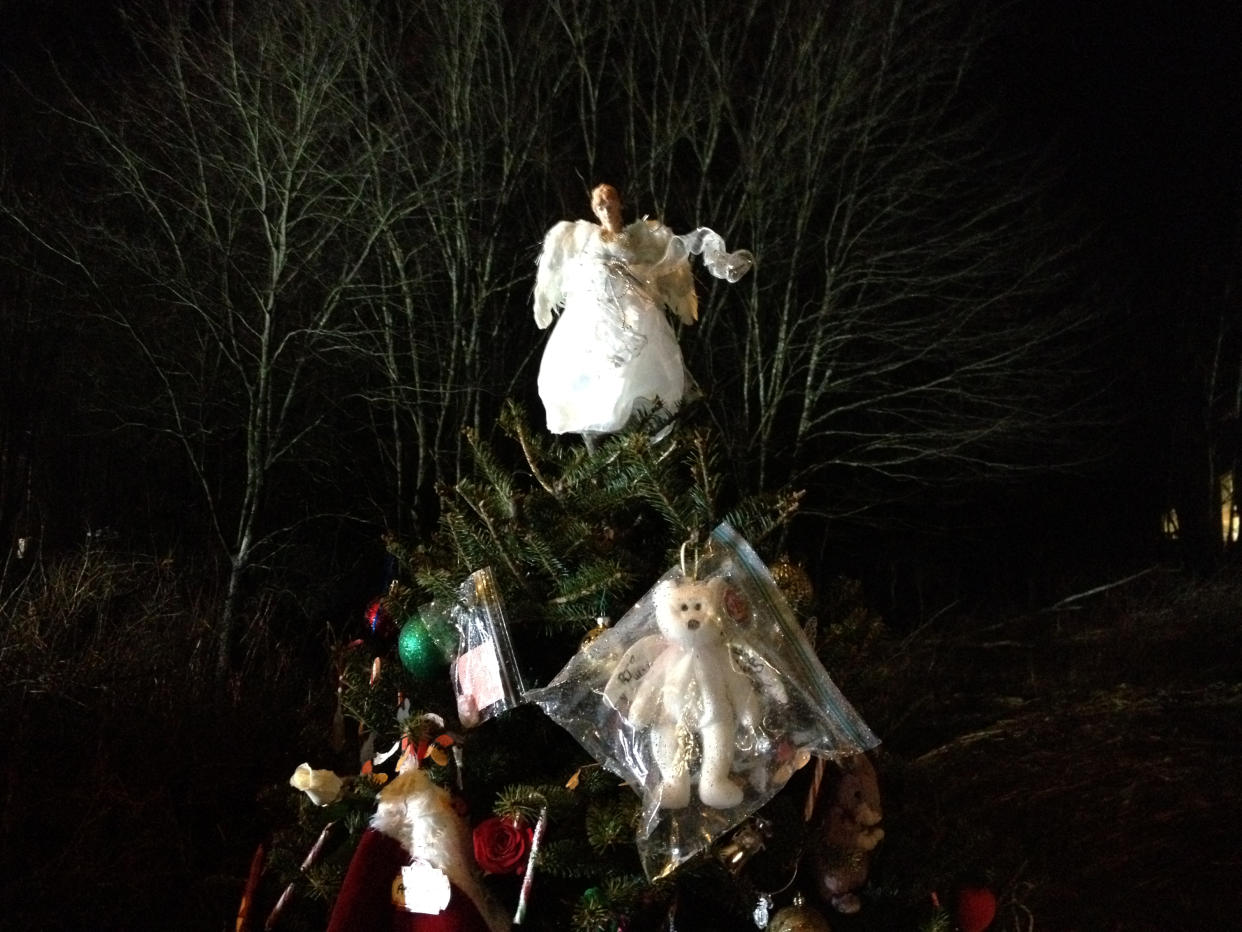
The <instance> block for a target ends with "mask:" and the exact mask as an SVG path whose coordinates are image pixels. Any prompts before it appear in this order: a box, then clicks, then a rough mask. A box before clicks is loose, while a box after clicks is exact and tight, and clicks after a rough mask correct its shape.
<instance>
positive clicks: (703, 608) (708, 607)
mask: <svg viewBox="0 0 1242 932" xmlns="http://www.w3.org/2000/svg"><path fill="white" fill-rule="evenodd" d="M720 582H721V581H720V580H719V579H713V580H709V581H707V582H696V581H693V580H688V579H682V580H669V582H668V583H666V585H665V587H664V591H663V592H661V593H660V597H659V598H658V599H657V601H656V624H657V625H659V628H660V633H661V634H663V635H664V636H665V637H666V638H668V639H669V640H670V641H673V642H674V643H676V644H679V645H681V646H683V647H700V646H704V645H707V644H717V643H719V642H720V638H721V627H720V618H721V616H720V595H721V594H720V588H721V587H720V586H719V585H718V584H719V583H720Z"/></svg>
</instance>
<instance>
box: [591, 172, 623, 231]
mask: <svg viewBox="0 0 1242 932" xmlns="http://www.w3.org/2000/svg"><path fill="white" fill-rule="evenodd" d="M591 211H592V212H593V213H594V214H595V216H596V217H598V218H599V222H600V225H601V226H602V227H603V228H604V229H605V230H607V231H608V232H609V233H620V232H621V230H622V229H623V227H622V224H621V195H620V194H618V193H617V189H616V188H614V187H613V186H612V185H610V184H601V185H597V186H596V187H595V189H594V190H593V191H592V192H591Z"/></svg>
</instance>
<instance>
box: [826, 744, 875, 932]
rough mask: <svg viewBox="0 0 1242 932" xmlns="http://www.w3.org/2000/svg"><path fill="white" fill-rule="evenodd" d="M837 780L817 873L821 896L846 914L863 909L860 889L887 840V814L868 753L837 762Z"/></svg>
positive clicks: (833, 787)
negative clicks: (885, 826)
mask: <svg viewBox="0 0 1242 932" xmlns="http://www.w3.org/2000/svg"><path fill="white" fill-rule="evenodd" d="M836 768H837V774H836V776H837V779H836V781H835V783H832V784H830V785H828V786H827V787H826V790H827V792H828V793H829V794H830V798H831V803H830V805H829V806H828V808H827V809H826V810H825V812H824V814H823V817H822V820H821V821H820V823H819V826H818V834H819V843H818V845H816V847H815V848H814V849H813V851H814V853H813V855H812V861H813V864H812V869H813V871H814V874H815V882H816V885H817V886H818V888H819V893H820V895H821V896H822V897H823V898H824V899H825V900H826V901H827V902H829V903H831V904H832V906H833V908H834V909H836V911H837V912H839V913H843V914H846V915H849V914H853V913H856V912H858V911H859V910H860V909H861V908H862V901H861V900H859V898H858V894H857V892H856V891H857V890H858V889H859V888H860V887H862V885H863V884H865V883H866V882H867V873H868V871H869V870H870V867H871V854H872V852H873V851H874V850H875V848H876V846H877V845H879V843H880V842H881V841H882V840H883V839H884V828H883V826H882V824H881V823H882V821H883V819H884V809H883V805H882V804H881V802H880V783H879V780H878V779H877V777H876V773H875V767H874V766H872V764H871V759H870V758H869V757H867V755H866V754H855V755H853V756H851V757H846V758H843V759H841V760H840V761H838V762H837V763H836Z"/></svg>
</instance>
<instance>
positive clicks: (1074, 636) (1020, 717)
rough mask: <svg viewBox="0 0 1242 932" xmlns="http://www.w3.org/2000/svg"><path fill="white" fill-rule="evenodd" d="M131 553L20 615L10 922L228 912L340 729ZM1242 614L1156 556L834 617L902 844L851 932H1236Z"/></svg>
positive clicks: (9, 757) (291, 657)
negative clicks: (1052, 603)
mask: <svg viewBox="0 0 1242 932" xmlns="http://www.w3.org/2000/svg"><path fill="white" fill-rule="evenodd" d="M135 567H136V565H128V566H126V567H124V568H123V569H124V572H121V571H120V570H117V571H116V572H115V573H113V574H112V575H111V576H109V574H108V573H107V572H105V571H104V569H102V568H101V567H100V566H99V565H98V564H97V563H96V564H94V565H92V564H91V563H90V562H89V561H87V562H84V563H82V564H80V565H79V566H77V573H76V576H74V575H73V574H70V573H68V572H67V573H66V578H63V579H59V580H55V581H54V582H55V583H56V591H58V592H59V593H60V596H59V598H60V599H61V600H62V602H63V600H64V599H65V598H66V596H67V594H72V593H73V592H75V591H76V592H78V593H79V594H81V593H82V592H84V591H86V590H85V589H84V588H83V587H82V586H81V585H79V586H78V588H77V589H76V590H75V589H73V588H72V587H70V585H69V583H70V582H71V581H73V580H74V579H76V580H78V581H79V583H80V582H81V581H82V580H84V579H86V578H87V577H88V576H89V577H90V578H91V579H92V580H93V584H94V590H93V591H95V592H97V593H106V596H98V597H95V598H93V599H86V598H83V599H82V601H81V602H80V603H79V604H76V605H70V606H69V608H70V612H69V614H68V615H66V614H65V611H64V607H63V605H62V608H61V610H60V611H59V613H58V615H57V619H58V620H57V621H55V622H54V621H53V620H51V618H50V617H48V616H46V615H45V610H46V609H47V608H48V606H47V605H46V604H45V603H40V602H38V601H37V600H35V601H29V602H27V603H26V604H25V605H24V606H22V607H21V610H20V611H14V610H13V608H14V603H13V601H12V600H11V598H10V601H9V602H8V604H7V606H6V615H5V618H6V625H7V629H6V630H5V631H4V633H3V634H4V639H3V642H2V643H0V665H2V666H3V679H2V682H3V683H4V692H3V697H4V712H5V718H6V720H7V721H8V723H9V727H8V729H7V730H6V732H5V734H4V736H3V739H2V740H3V755H2V759H3V762H4V770H3V780H4V782H3V787H2V789H3V793H2V795H0V806H2V807H3V808H2V809H0V851H2V852H3V855H2V861H3V863H2V867H3V870H2V871H0V878H2V880H0V928H2V929H36V928H37V929H49V930H50V929H88V928H90V929H113V928H115V929H140V928H165V929H167V928H177V929H210V930H222V929H232V928H233V921H234V917H235V913H236V909H237V904H238V899H239V895H240V891H241V887H242V884H243V882H244V879H245V875H246V870H247V867H248V864H249V860H250V856H251V853H252V852H253V850H254V847H255V845H256V844H257V842H258V841H259V840H260V838H261V837H262V833H263V826H262V825H261V824H260V822H259V821H258V817H257V803H256V801H257V799H258V797H259V795H260V793H261V792H263V791H264V790H265V789H267V788H269V787H271V786H273V785H278V784H280V783H282V782H283V781H284V780H285V779H286V778H287V775H288V770H289V767H290V763H289V762H290V761H293V762H294V763H297V762H300V760H302V759H304V758H305V757H307V756H313V749H314V747H315V745H316V742H322V741H325V740H326V734H327V731H328V727H327V726H328V710H329V708H330V706H329V704H328V703H329V690H328V689H326V688H325V685H326V679H327V678H326V677H325V676H321V674H322V672H323V671H322V670H319V671H312V672H310V673H308V672H307V669H308V667H306V666H304V665H303V661H302V660H300V659H298V658H299V652H298V651H297V650H289V649H287V648H282V647H281V646H280V645H275V648H274V649H270V650H269V651H268V652H267V653H262V652H260V651H258V650H257V649H256V650H254V651H252V652H251V653H250V654H249V655H248V663H249V664H250V666H249V667H248V668H246V669H244V670H243V671H242V672H241V673H240V674H239V675H238V676H236V677H235V678H234V679H233V680H232V681H231V682H230V683H229V684H227V686H226V687H224V688H218V687H215V686H212V687H210V688H209V687H207V686H204V685H201V684H203V683H204V682H208V681H209V678H208V677H206V676H204V675H203V672H202V669H201V665H202V663H203V662H204V658H203V656H201V653H202V651H201V647H200V646H198V645H197V644H196V642H195V641H194V640H193V638H192V637H190V636H187V631H186V629H185V626H184V619H185V617H186V616H184V615H183V614H179V613H181V612H182V610H183V609H184V604H183V603H182V602H180V601H179V600H180V599H181V598H182V594H180V593H179V592H178V589H177V586H178V577H177V575H176V574H175V573H174V572H173V571H172V569H171V568H170V567H168V566H165V565H156V566H153V567H143V568H141V571H138V570H137V569H136V568H135ZM126 606H129V608H130V609H133V608H134V607H135V606H139V607H141V608H142V609H143V611H142V612H140V613H139V614H140V615H142V616H143V620H142V621H139V622H135V621H132V618H133V617H134V615H133V614H131V613H129V612H128V611H127V610H126ZM174 620H176V624H174V623H173V622H174ZM67 621H68V622H73V624H72V625H68V624H66V623H65V622H67ZM1240 621H1242V579H1239V578H1238V577H1237V575H1236V574H1233V575H1222V576H1219V577H1215V578H1212V579H1193V578H1189V577H1187V576H1185V575H1183V574H1181V573H1180V572H1176V571H1173V570H1164V569H1153V570H1151V571H1149V572H1146V573H1144V574H1142V575H1140V576H1139V577H1137V578H1134V579H1131V580H1129V581H1128V582H1125V583H1122V584H1119V585H1116V586H1113V587H1111V588H1108V589H1105V590H1103V591H1101V592H1098V593H1095V594H1092V595H1086V596H1084V597H1082V598H1078V599H1075V600H1072V601H1070V602H1068V603H1065V604H1063V605H1061V606H1059V607H1055V608H1050V609H1047V610H1043V611H1035V612H1030V613H1026V614H1021V615H1014V616H1011V617H1006V618H1003V619H994V618H986V617H965V616H959V617H953V618H948V617H945V618H941V619H939V620H937V621H934V622H932V623H929V624H928V625H926V626H924V627H923V628H921V629H919V630H917V631H914V632H912V633H909V634H906V635H904V636H901V637H898V636H896V635H894V634H893V633H892V632H891V631H890V630H889V629H888V628H887V627H886V626H885V625H884V624H883V623H882V622H881V621H880V620H879V619H878V618H877V617H876V616H875V615H873V614H871V613H869V612H866V611H858V610H856V611H854V612H853V613H852V614H850V615H848V616H846V617H843V618H842V619H840V623H839V624H838V625H837V626H835V627H834V628H833V629H832V635H831V636H832V637H833V638H834V640H835V643H834V645H833V647H832V651H833V653H834V654H835V655H836V656H837V657H838V664H837V670H839V671H841V672H840V674H838V673H837V672H835V671H834V676H836V677H837V679H838V681H839V682H840V683H841V685H842V688H843V689H844V690H845V691H846V693H847V695H850V696H851V698H852V699H854V701H855V702H856V704H857V705H858V707H859V708H860V710H863V711H864V714H865V715H866V717H867V718H868V720H869V722H870V724H872V726H873V728H875V730H876V731H877V733H879V734H881V735H882V736H883V737H884V739H885V744H884V745H883V748H882V750H881V752H880V754H879V755H878V758H877V762H878V764H879V770H880V779H881V782H882V787H883V791H884V798H885V808H886V820H885V821H886V826H887V838H886V840H885V842H884V843H883V845H882V846H881V848H880V849H879V852H878V855H877V857H876V860H875V862H874V869H873V873H872V885H871V887H870V888H869V891H868V897H869V906H868V908H867V909H865V910H864V912H863V913H862V914H861V915H860V916H859V917H856V918H854V919H834V920H833V928H834V929H835V930H837V932H841V930H851V929H854V930H862V929H880V928H883V929H901V928H906V927H910V928H915V927H917V924H916V925H909V926H908V925H906V924H905V923H908V922H909V921H910V916H909V914H905V915H903V916H902V917H900V918H899V917H896V916H892V915H888V914H886V912H885V907H884V905H883V904H884V902H886V898H887V897H889V896H890V894H892V893H893V892H894V891H896V892H897V893H899V894H901V897H902V898H904V899H905V900H906V901H907V902H908V901H909V898H910V896H911V895H912V891H913V895H914V896H915V897H916V898H917V896H918V895H920V891H927V896H928V897H930V892H931V891H935V892H937V893H938V894H939V895H940V896H942V897H944V898H947V897H949V896H950V892H951V887H952V885H953V883H954V882H955V881H956V880H957V879H960V878H961V877H963V876H967V875H972V876H978V877H979V878H980V879H982V880H984V881H986V882H987V883H988V884H989V885H991V886H992V888H993V889H994V890H995V891H996V893H997V895H998V897H999V900H1000V913H999V916H998V919H997V922H996V925H995V926H994V928H997V929H1013V930H1031V929H1040V930H1061V932H1074V930H1083V932H1086V930H1148V929H1150V930H1156V929H1159V930H1162V932H1168V930H1179V929H1184V930H1213V929H1232V928H1237V927H1238V919H1237V917H1238V915H1239V913H1240V911H1242V890H1240V888H1239V885H1238V883H1237V879H1238V877H1239V876H1240V875H1242V870H1240V868H1242V841H1239V829H1240V828H1242V747H1240V745H1239V741H1238V738H1239V735H1242V727H1240V726H1242V676H1240V674H1242V653H1240V652H1239V646H1240V640H1242V639H1240V637H1239V622H1240ZM260 625H261V622H259V621H256V628H255V629H254V630H255V631H257V630H258V628H259V626H260ZM174 629H175V631H176V636H175V637H174V636H173V632H174ZM70 631H76V632H77V633H76V634H75V635H74V636H73V637H70V634H69V632H70ZM188 633H189V635H192V634H193V630H191V631H190V632H188ZM253 634H254V631H252V635H253ZM200 635H201V631H200ZM295 757H296V758H297V760H294V758H295ZM875 904H879V905H875Z"/></svg>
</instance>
